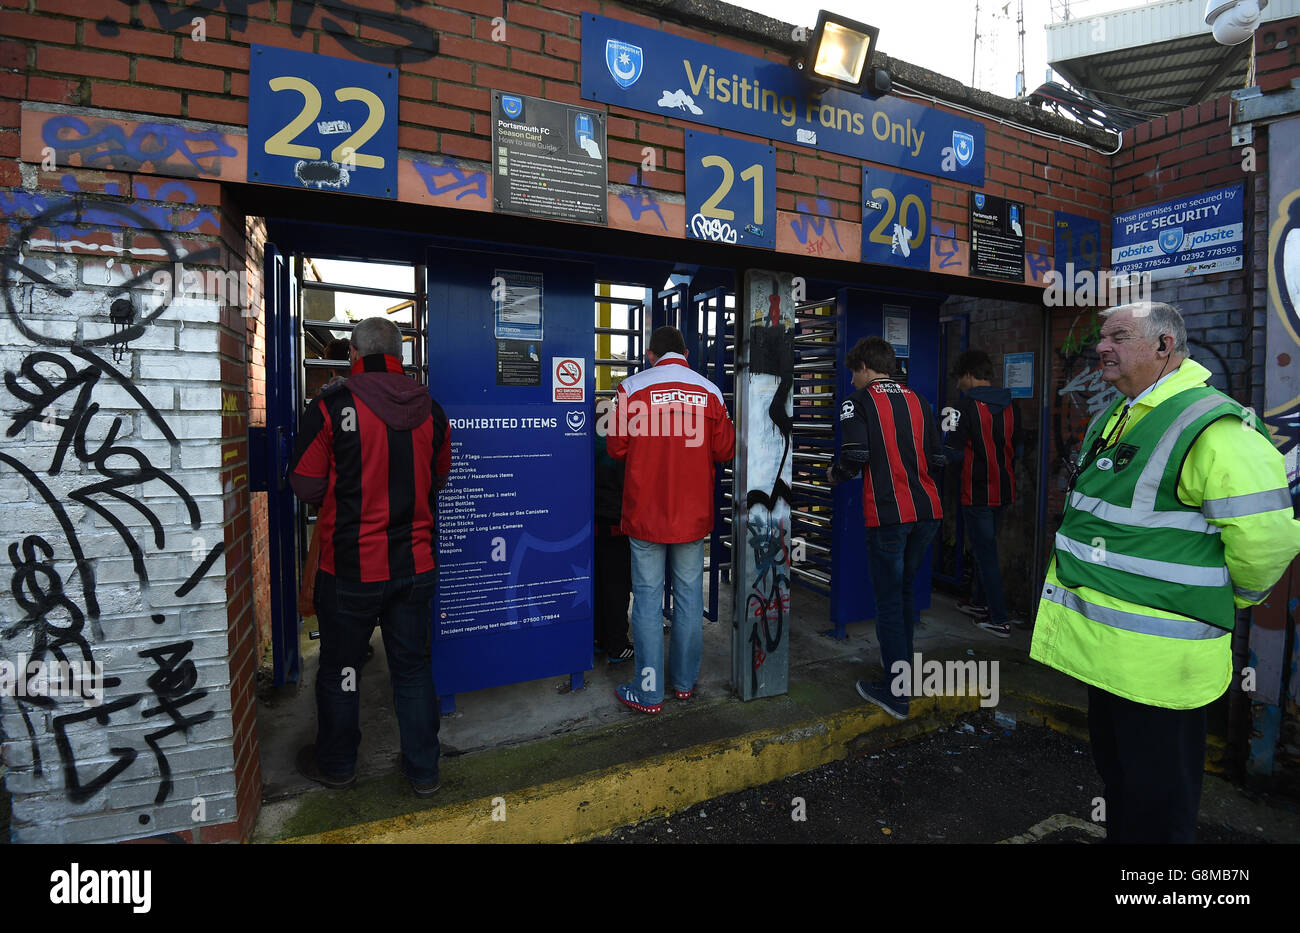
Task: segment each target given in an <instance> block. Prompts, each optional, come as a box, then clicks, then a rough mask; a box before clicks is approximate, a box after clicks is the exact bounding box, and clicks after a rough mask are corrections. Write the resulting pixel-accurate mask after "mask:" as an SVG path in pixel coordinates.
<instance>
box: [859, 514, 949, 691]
mask: <svg viewBox="0 0 1300 933" xmlns="http://www.w3.org/2000/svg"><path fill="white" fill-rule="evenodd" d="M940 524H941V523H940V522H939V521H938V520H931V521H923V522H907V523H905V524H901V525H880V526H878V527H876V528H868V529H867V571H868V573H870V574H871V588H872V590H874V591H875V594H876V640H877V641H879V642H880V663H881V665H882V666H883V667H884V668H885V683H890V682H891V681H892V679H893V677H894V672H893V666H894V664H895V662H897V661H906V662H907V663H908V665H909V666H910V665H911V663H912V633H913V632H914V631H915V630H916V620H917V615H918V613H917V611H916V595H915V593H914V592H913V584H914V583H915V582H916V574H917V571H919V570H920V569H921V562H922V561H923V560H925V552H926V550H927V549H928V548H929V547H930V542H931V541H933V540H934V536H935V533H936V532H938V530H939V525H940ZM908 683H909V684H910V683H911V679H910V678H908Z"/></svg>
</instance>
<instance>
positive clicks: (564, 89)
mask: <svg viewBox="0 0 1300 933" xmlns="http://www.w3.org/2000/svg"><path fill="white" fill-rule="evenodd" d="M542 96H543V97H545V98H546V99H547V100H558V101H562V102H564V103H566V104H577V105H578V106H582V107H590V106H591V101H589V100H583V99H582V88H580V87H579V86H578V85H576V84H574V83H572V82H570V81H556V80H555V79H553V78H551V79H547V81H546V84H545V86H544V88H543V92H542Z"/></svg>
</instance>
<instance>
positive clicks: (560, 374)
mask: <svg viewBox="0 0 1300 933" xmlns="http://www.w3.org/2000/svg"><path fill="white" fill-rule="evenodd" d="M585 368H586V363H585V361H584V360H581V359H575V358H573V357H570V356H553V357H551V401H553V402H583V401H586V398H587V382H586V373H585V372H584V370H585Z"/></svg>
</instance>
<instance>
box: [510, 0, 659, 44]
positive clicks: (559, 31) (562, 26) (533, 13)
mask: <svg viewBox="0 0 1300 933" xmlns="http://www.w3.org/2000/svg"><path fill="white" fill-rule="evenodd" d="M566 6H567V4H566ZM607 12H608V13H609V15H611V16H613V15H614V11H613V10H612V9H611V10H609V11H607ZM619 12H623V11H621V10H620V11H619ZM619 18H620V19H622V17H619ZM641 19H642V20H644V21H645V23H647V24H649V25H658V23H657V22H656V21H655V20H646V18H645V17H641ZM506 22H508V23H522V24H523V25H525V26H532V27H533V28H534V29H540V30H541V31H542V32H549V33H553V34H555V35H557V36H576V35H578V33H577V32H576V31H575V30H574V28H573V26H574V17H572V16H566V15H565V14H563V13H556V12H554V11H552V10H544V9H542V8H541V7H539V6H534V5H533V4H531V3H518V2H515V3H511V4H510V5H509V6H508V7H507V8H506Z"/></svg>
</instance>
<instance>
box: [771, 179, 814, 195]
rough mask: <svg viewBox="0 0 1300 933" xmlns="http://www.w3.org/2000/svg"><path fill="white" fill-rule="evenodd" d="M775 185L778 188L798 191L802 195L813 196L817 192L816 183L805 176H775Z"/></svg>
mask: <svg viewBox="0 0 1300 933" xmlns="http://www.w3.org/2000/svg"><path fill="white" fill-rule="evenodd" d="M776 185H777V187H778V188H786V189H789V190H790V191H799V192H802V193H803V194H815V193H816V192H817V182H816V181H815V180H813V179H812V178H810V177H809V176H807V175H779V176H777V180H776Z"/></svg>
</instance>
